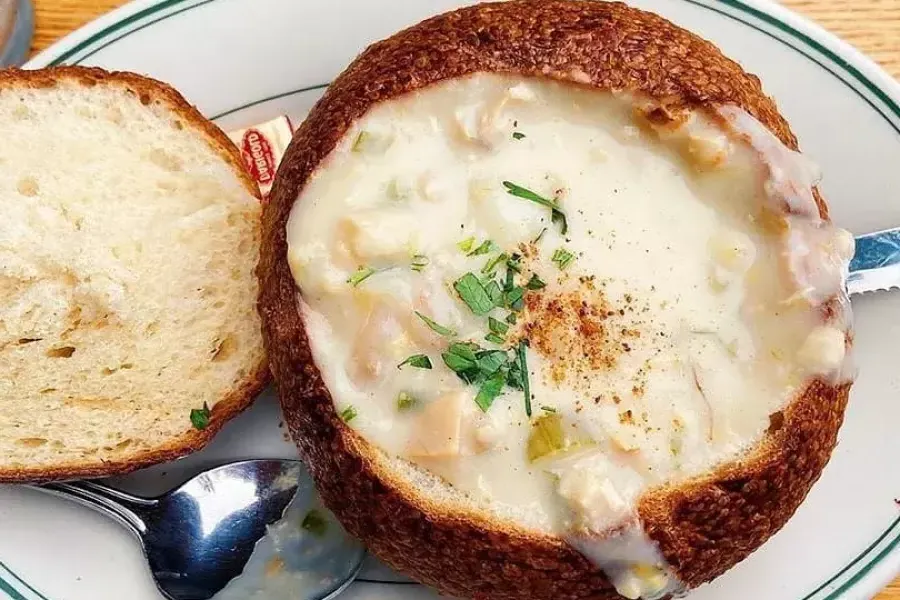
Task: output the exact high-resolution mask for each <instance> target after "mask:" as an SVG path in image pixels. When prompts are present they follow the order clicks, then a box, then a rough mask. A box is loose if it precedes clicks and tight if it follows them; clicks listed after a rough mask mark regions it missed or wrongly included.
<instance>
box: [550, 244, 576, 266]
mask: <svg viewBox="0 0 900 600" xmlns="http://www.w3.org/2000/svg"><path fill="white" fill-rule="evenodd" d="M550 260H552V261H553V262H555V263H556V266H557V267H559V270H560V271H562V270H565V268H566V267H568V266H569V265H570V264H572V261H573V260H575V255H574V254H572V253H571V252H569V251H568V250H566V249H565V248H557V249H556V250H555V251H554V252H553V256H551V257H550Z"/></svg>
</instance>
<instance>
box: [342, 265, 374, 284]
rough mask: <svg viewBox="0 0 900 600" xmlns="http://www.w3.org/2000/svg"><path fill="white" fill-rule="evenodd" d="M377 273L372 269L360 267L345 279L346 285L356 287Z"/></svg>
mask: <svg viewBox="0 0 900 600" xmlns="http://www.w3.org/2000/svg"><path fill="white" fill-rule="evenodd" d="M377 272H378V271H376V270H375V269H373V268H372V267H360V268H358V269H357V270H356V273H354V274H353V275H351V276H350V277H348V278H347V283H349V284H350V285H352V286H353V287H356V286H358V285H359V284H361V283H362V282H363V281H365V280H366V279H368V278H369V277H371V276H372V275H374V274H375V273H377Z"/></svg>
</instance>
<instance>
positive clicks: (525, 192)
mask: <svg viewBox="0 0 900 600" xmlns="http://www.w3.org/2000/svg"><path fill="white" fill-rule="evenodd" d="M503 187H505V188H506V191H507V193H509V194H511V195H513V196H516V197H517V198H522V199H523V200H529V201H531V202H534V203H536V204H540V205H541V206H546V207H547V208H549V209H550V221H551V222H552V223H553V224H554V225H555V224H557V223H558V224H559V232H560V233H561V234H563V235H566V232H568V231H569V222H568V221H567V220H566V213H564V212H563V211H562V209H561V208H560V207H559V204H557V203H556V202H555V201H553V200H550V199H549V198H544V197H543V196H541V195H540V194H536V193H534V192H533V191H531V190H529V189H528V188H524V187H522V186H521V185H518V184H515V183H513V182H511V181H504V182H503Z"/></svg>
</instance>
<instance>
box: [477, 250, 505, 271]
mask: <svg viewBox="0 0 900 600" xmlns="http://www.w3.org/2000/svg"><path fill="white" fill-rule="evenodd" d="M508 258H509V256H507V255H506V254H505V253H503V254H498V255H497V256H495V257H494V258H492V259H491V260H489V261H487V262H486V263H484V266H483V267H481V273H482V274H483V275H489V276H490V275H493V274H494V271H496V270H497V265H499V264H500V263H502V262H503V261H505V260H507V259H508Z"/></svg>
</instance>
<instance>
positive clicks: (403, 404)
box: [397, 392, 419, 412]
mask: <svg viewBox="0 0 900 600" xmlns="http://www.w3.org/2000/svg"><path fill="white" fill-rule="evenodd" d="M418 403H419V401H418V400H417V399H416V398H415V396H413V395H412V394H410V393H408V392H400V393H399V394H397V410H399V411H401V412H403V411H406V410H410V409H412V408H415V407H416V405H417V404H418Z"/></svg>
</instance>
